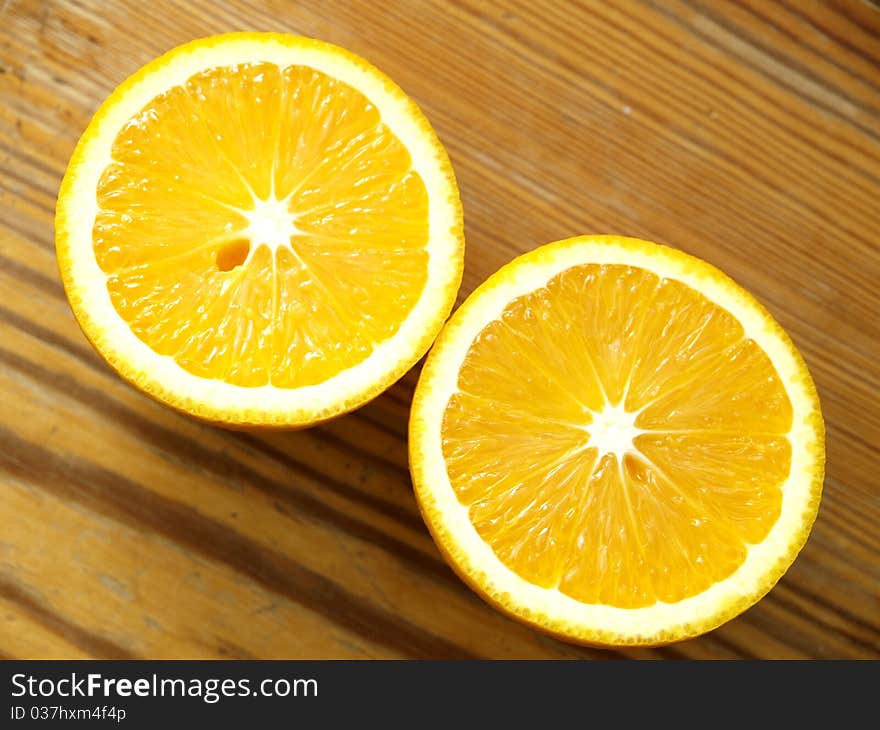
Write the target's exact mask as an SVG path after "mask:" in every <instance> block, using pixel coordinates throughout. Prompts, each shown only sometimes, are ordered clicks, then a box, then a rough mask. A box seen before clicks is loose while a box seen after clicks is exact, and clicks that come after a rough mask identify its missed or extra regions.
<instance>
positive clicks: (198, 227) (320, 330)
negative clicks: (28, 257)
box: [56, 33, 463, 426]
mask: <svg viewBox="0 0 880 730" xmlns="http://www.w3.org/2000/svg"><path fill="white" fill-rule="evenodd" d="M56 244H57V251H58V260H59V264H60V269H61V274H62V278H63V280H64V286H65V288H66V291H67V294H68V298H69V299H70V303H71V305H72V307H73V310H74V313H75V314H76V317H77V319H78V321H79V323H80V325H81V326H82V328H83V330H84V331H85V333H86V335H87V337H88V338H89V339H90V340H91V342H92V343H93V344H94V345H95V347H96V348H97V349H98V351H99V352H100V353H101V354H102V355H103V356H104V358H105V359H106V360H107V361H108V362H109V363H110V364H111V365H112V366H113V367H114V368H115V369H116V370H117V371H118V372H119V373H120V374H121V375H123V376H124V377H125V378H127V379H128V380H130V381H132V382H133V383H135V384H136V385H137V386H139V387H140V388H142V389H143V390H145V391H146V392H147V393H149V394H150V395H152V396H154V397H156V398H158V399H159V400H161V401H163V402H165V403H167V404H169V405H171V406H173V407H175V408H178V409H181V410H184V411H187V412H189V413H192V414H194V415H197V416H199V417H202V418H205V419H209V420H212V421H217V422H221V423H227V424H234V425H279V426H298V425H305V424H309V423H313V422H315V421H318V420H321V419H325V418H329V417H331V416H334V415H336V414H339V413H342V412H344V411H347V410H350V409H352V408H354V407H356V406H358V405H360V404H362V403H364V402H365V401H367V400H368V399H370V398H371V397H373V396H375V395H377V394H378V393H379V392H381V391H382V390H383V389H384V388H386V387H387V386H388V385H390V384H391V383H392V382H394V380H396V379H397V378H398V377H400V375H402V374H403V373H404V372H405V371H406V370H407V369H409V368H410V367H411V366H412V365H413V364H414V363H415V362H416V361H417V360H418V359H419V357H421V356H422V355H423V354H424V352H425V351H426V350H427V349H428V347H429V346H430V344H431V342H432V341H433V339H434V337H435V336H436V334H437V332H438V331H439V329H440V327H441V326H442V324H443V321H444V320H445V318H446V317H447V315H448V314H449V311H450V309H451V307H452V304H453V302H454V301H455V294H456V291H457V289H458V285H459V283H460V280H461V270H462V262H463V235H462V217H461V207H460V202H459V198H458V191H457V188H456V185H455V179H454V177H453V174H452V169H451V167H450V164H449V160H448V158H447V156H446V153H445V151H444V149H443V147H442V145H441V144H440V142H439V140H438V139H437V137H436V135H435V134H434V132H433V130H432V129H431V127H430V125H429V124H428V122H427V120H426V119H425V117H424V116H423V115H422V113H421V112H420V111H419V109H418V108H417V107H416V105H415V104H414V103H413V102H412V101H411V100H410V99H409V98H408V97H407V96H406V95H405V94H404V93H403V92H402V91H401V90H400V89H399V88H398V87H397V86H396V85H394V83H393V82H391V81H390V80H389V79H388V78H387V77H386V76H384V75H383V74H382V73H380V72H379V71H378V70H376V69H375V68H373V67H372V66H370V65H369V64H368V63H367V62H365V61H364V60H362V59H360V58H358V57H357V56H355V55H353V54H351V53H349V52H347V51H345V50H343V49H341V48H337V47H335V46H332V45H329V44H326V43H322V42H319V41H315V40H310V39H306V38H300V37H297V36H289V35H282V34H271V33H236V34H230V35H223V36H217V37H214V38H207V39H203V40H199V41H194V42H192V43H189V44H187V45H185V46H181V47H180V48H177V49H175V50H173V51H171V52H170V53H168V54H166V55H164V56H162V57H161V58H159V59H157V60H155V61H153V62H152V63H150V64H148V65H147V66H145V67H144V68H143V69H141V70H140V71H139V72H137V73H136V74H135V75H134V76H132V77H131V78H130V79H128V80H127V81H126V82H125V83H123V84H122V85H121V86H120V87H119V88H118V89H116V91H115V92H114V93H113V94H112V95H111V96H110V98H109V99H108V100H107V101H106V102H105V103H104V104H103V106H102V107H101V108H100V110H99V111H98V113H97V114H96V115H95V118H94V119H93V120H92V122H91V124H90V125H89V127H88V129H87V130H86V131H85V133H84V134H83V136H82V139H81V140H80V142H79V144H78V146H77V148H76V150H75V152H74V154H73V157H72V159H71V161H70V165H69V167H68V170H67V174H66V176H65V179H64V182H63V184H62V186H61V191H60V194H59V199H58V208H57V214H56Z"/></svg>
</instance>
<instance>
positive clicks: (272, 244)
mask: <svg viewBox="0 0 880 730" xmlns="http://www.w3.org/2000/svg"><path fill="white" fill-rule="evenodd" d="M289 206H290V202H289V201H288V200H286V199H284V198H282V199H278V198H275V197H271V198H268V199H266V200H261V199H260V198H257V197H255V198H254V201H253V203H252V207H251V208H249V209H240V210H239V211H238V212H239V213H241V215H243V216H244V217H245V218H246V219H247V221H248V227H247V228H245V230H244V231H243V232H242V236H243V237H244V238H247V239H249V240H250V242H251V251H252V252H253V250H254V248H256V247H257V246H261V245H265V246H268V247H269V248H270V249H271V250H272V253H275V251H277V250H278V249H279V248H281V247H282V246H286V247H287V248H290V247H291V244H290V239H291V238H292V237H293V236H300V235H303V232H302V231H301V230H299V229H298V228H297V227H296V223H295V220H296V215H295V214H294V213H292V212H291V211H290V207H289Z"/></svg>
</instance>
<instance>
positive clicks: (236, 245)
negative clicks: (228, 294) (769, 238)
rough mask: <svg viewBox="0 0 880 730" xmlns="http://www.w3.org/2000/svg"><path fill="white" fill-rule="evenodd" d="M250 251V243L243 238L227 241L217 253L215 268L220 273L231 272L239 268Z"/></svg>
mask: <svg viewBox="0 0 880 730" xmlns="http://www.w3.org/2000/svg"><path fill="white" fill-rule="evenodd" d="M250 250H251V242H250V241H248V240H247V239H245V238H238V239H236V240H234V241H227V242H226V243H224V244H223V245H222V246H221V247H220V250H219V251H217V268H218V269H220V271H232V270H233V269H234V268H235V267H236V266H241V265H242V264H243V263H244V260H245V259H246V258H247V255H248V253H249V252H250Z"/></svg>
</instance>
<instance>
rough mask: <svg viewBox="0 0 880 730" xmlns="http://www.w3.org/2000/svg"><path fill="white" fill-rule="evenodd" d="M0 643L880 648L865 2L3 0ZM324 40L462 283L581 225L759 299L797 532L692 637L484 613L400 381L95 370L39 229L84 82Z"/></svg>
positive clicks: (208, 647) (47, 225)
mask: <svg viewBox="0 0 880 730" xmlns="http://www.w3.org/2000/svg"><path fill="white" fill-rule="evenodd" d="M0 7H2V10H0V655H2V656H3V657H21V658H25V657H27V658H36V657H71V658H72V657H111V658H117V657H150V658H158V657H179V658H184V657H249V658H253V657H259V658H304V657H308V658H328V657H333V658H351V657H386V658H393V657H419V658H459V657H464V658H468V657H481V658H576V657H583V658H592V657H595V658H605V657H653V658H660V657H664V658H684V657H688V658H735V657H748V658H759V657H760V658H807V657H810V658H878V657H880V451H878V445H880V235H878V234H880V10H878V8H877V7H876V6H872V5H871V4H870V3H866V2H861V1H860V0H846V1H844V0H835V1H834V2H828V3H820V2H808V1H807V0H803V1H801V0H785V2H781V3H779V4H774V3H770V2H764V0H750V1H748V2H742V3H737V4H733V3H728V2H710V1H709V0H691V1H688V2H680V1H679V0H670V1H668V2H667V1H663V2H660V1H659V0H658V2H614V3H607V2H571V3H567V2H549V1H548V2H543V3H538V2H534V1H531V0H523V1H522V2H495V3H485V2H479V1H477V0H461V1H459V2H454V3H431V2H403V1H402V0H401V1H399V2H387V1H382V2H376V1H375V0H370V1H364V2H339V3H335V2H323V1H322V2H268V1H267V2H256V1H255V2H241V3H234V4H233V3H230V4H222V3H215V2H208V1H207V0H204V1H200V2H188V3H180V4H173V3H166V2H159V1H158V0H150V2H97V0H95V1H93V2H88V1H84V0H79V1H76V2H74V1H70V2H40V1H38V0H5V2H4V1H3V0H0ZM241 29H252V30H275V31H289V32H293V33H301V34H305V35H310V36H315V37H318V38H323V39H325V40H328V41H332V42H334V43H337V44H340V45H343V46H346V47H348V48H350V49H352V50H353V51H355V52H356V53H359V54H361V55H363V56H365V57H366V58H367V59H369V60H371V61H372V62H373V63H375V64H376V65H377V66H379V67H380V68H381V69H383V70H384V71H386V72H387V73H388V74H390V75H391V76H392V77H393V78H394V79H396V80H397V82H398V83H400V84H401V86H403V88H404V89H405V90H406V91H407V92H409V93H410V94H411V95H412V96H413V97H414V98H415V99H416V100H417V101H418V103H419V104H420V105H421V107H422V109H423V110H424V111H425V113H426V114H427V115H428V117H429V118H430V119H431V121H432V123H433V124H434V126H435V128H436V130H437V132H438V134H439V135H440V137H441V139H442V140H443V141H444V143H445V144H446V146H447V148H448V149H449V153H450V155H451V158H452V162H453V165H454V167H455V171H456V173H457V175H458V180H459V184H460V186H461V192H462V198H463V202H464V210H465V219H466V233H467V247H468V248H467V259H466V270H465V276H464V284H463V286H462V290H461V296H462V297H463V296H465V295H466V294H467V293H469V292H470V291H472V290H473V289H474V287H475V286H476V285H477V284H478V283H480V282H481V281H482V280H483V279H484V278H485V277H486V276H487V275H488V274H490V273H491V272H493V271H494V270H496V269H497V268H498V267H499V266H501V265H502V264H504V263H505V262H507V261H508V260H510V259H511V258H512V257H513V256H515V255H516V254H517V253H520V252H522V251H525V250H527V249H530V248H532V247H534V246H536V245H539V244H542V243H546V242H548V241H553V240H556V239H560V238H565V237H568V236H571V235H574V234H578V233H584V232H608V233H620V234H629V235H634V236H639V237H642V238H649V239H653V240H656V241H661V242H665V243H670V244H674V245H676V246H678V247H680V248H682V249H684V250H685V251H688V252H691V253H694V254H696V255H698V256H700V257H702V258H705V259H707V260H708V261H710V262H712V263H713V264H716V265H717V266H719V267H721V268H722V269H724V270H725V271H727V272H728V273H729V274H730V275H732V276H733V277H734V278H735V279H736V280H738V281H739V282H740V283H741V284H743V285H745V286H746V287H748V288H749V289H751V290H752V291H753V292H754V293H755V294H756V295H757V296H758V298H759V299H760V300H761V301H762V302H764V304H766V306H767V307H768V308H769V309H770V311H771V312H772V313H773V314H774V315H775V316H776V317H777V318H778V319H779V321H780V322H781V323H782V324H783V326H784V327H785V328H786V329H787V330H788V331H789V332H790V333H791V335H792V337H793V338H794V340H795V342H796V343H797V345H798V346H799V347H800V348H801V350H802V352H803V354H804V356H805V358H806V360H807V363H808V364H809V367H810V369H811V371H812V373H813V376H814V378H815V380H816V382H817V384H818V387H819V392H820V395H821V399H822V405H823V409H824V413H825V417H826V421H827V429H828V474H827V478H826V480H825V494H824V499H823V502H822V508H821V511H820V513H819V518H818V521H817V522H816V525H815V528H814V530H813V534H812V537H811V538H810V541H809V543H808V544H807V546H806V548H805V549H804V551H803V552H802V554H801V556H800V557H799V558H798V560H797V562H796V563H795V565H794V566H793V567H792V569H791V570H790V571H789V572H788V574H787V575H786V576H785V577H784V578H783V580H782V581H781V582H780V583H779V585H778V586H777V587H776V588H775V589H774V590H773V591H772V592H771V593H770V595H769V596H768V597H766V598H765V599H764V600H763V601H761V602H760V603H759V604H758V605H757V606H755V607H754V608H752V609H751V610H749V611H747V612H746V613H745V614H744V615H742V616H741V617H739V618H738V619H736V620H734V621H731V622H730V623H728V624H727V625H725V626H723V627H722V628H720V629H718V630H716V631H714V632H712V633H710V634H708V635H707V636H704V637H701V638H699V639H695V640H692V641H688V642H684V643H680V644H676V645H672V646H668V647H664V648H659V649H624V650H620V651H602V650H596V649H585V648H579V647H575V646H569V645H567V644H564V643H561V642H558V641H555V640H552V639H549V638H546V637H543V636H541V635H539V634H537V633H535V632H534V631H532V630H530V629H528V628H525V627H523V626H521V625H519V624H516V623H514V622H512V621H510V620H508V619H506V618H504V617H503V616H501V615H500V614H498V613H496V612H495V611H494V610H492V609H491V608H489V607H488V606H486V605H484V604H483V603H482V601H480V600H479V599H478V598H476V597H475V596H474V595H473V594H472V593H471V592H470V591H469V590H468V589H467V588H466V587H465V586H464V585H463V584H462V583H461V582H460V581H459V580H458V579H457V578H456V577H455V576H454V575H453V574H452V572H451V571H450V570H449V569H448V568H447V567H446V565H445V564H444V563H443V561H442V560H441V558H440V556H439V554H438V552H437V550H436V549H435V547H434V545H433V543H432V542H431V539H430V537H429V536H428V533H427V530H426V529H425V527H424V525H423V524H422V521H421V519H420V518H419V515H418V511H417V509H416V505H415V502H414V500H413V494H412V487H411V483H410V478H409V474H408V471H407V456H406V437H405V434H406V425H407V414H408V406H409V402H410V397H411V395H412V392H413V387H414V384H415V382H416V379H417V376H418V370H417V369H416V370H414V371H413V372H411V373H409V374H408V375H406V376H405V377H404V378H403V380H402V381H401V382H400V383H398V384H397V385H395V386H394V387H393V388H391V389H390V390H389V391H388V392H387V393H385V394H384V395H382V396H381V397H379V398H378V399H377V400H376V401H374V402H373V403H371V404H369V405H367V406H365V407H364V408H361V409H360V410H359V411H357V412H355V413H352V414H350V415H348V416H345V417H342V418H339V419H337V420H335V421H333V422H331V423H328V424H326V425H323V426H320V427H318V428H312V429H309V430H305V431H299V432H285V433H274V434H265V435H252V434H248V433H233V432H227V431H223V430H220V429H217V428H213V427H210V426H206V425H203V424H200V423H197V422H195V421H193V420H190V419H188V418H186V417H183V416H180V415H178V414H176V413H173V412H171V411H170V410H167V409H165V408H163V407H162V406H160V405H157V404H156V403H154V402H152V401H151V400H149V399H147V398H146V397H144V396H142V395H140V394H139V393H138V392H136V391H135V390H133V389H132V388H130V387H129V386H127V385H126V384H124V383H123V382H122V381H121V380H120V379H119V378H117V377H116V376H115V375H114V374H113V373H111V372H110V370H109V369H108V368H107V367H106V366H105V365H104V364H103V362H102V361H101V360H100V359H99V358H98V356H97V355H96V354H95V353H94V352H93V351H92V350H91V348H90V347H89V345H88V344H87V342H86V340H85V338H84V337H83V335H82V334H81V333H80V331H79V329H78V328H77V326H76V324H75V322H74V319H73V317H72V315H71V313H70V310H69V309H68V306H67V303H66V301H65V297H64V293H63V291H62V288H61V285H60V282H59V277H58V273H57V270H56V264H55V256H54V243H53V210H54V205H55V197H56V193H57V191H58V185H59V182H60V180H61V177H62V174H63V173H64V169H65V165H66V164H67V160H68V157H69V155H70V153H71V151H72V149H73V146H74V143H75V142H76V139H77V137H78V135H79V134H80V133H81V132H82V130H83V129H84V128H85V126H86V124H87V123H88V120H89V118H90V115H91V114H92V113H93V112H94V111H95V109H96V108H97V107H98V105H99V103H100V102H101V101H102V100H103V99H104V98H105V97H106V96H107V94H109V92H110V91H111V90H112V89H113V88H114V86H116V85H117V84H118V83H119V82H121V81H122V80H123V79H124V78H126V77H127V76H128V75H129V74H131V73H132V72H134V71H135V70H136V69H137V68H138V67H140V66H141V65H142V64H144V63H145V62H147V61H148V60H150V59H151V58H153V57H155V56H156V55H158V54H160V53H162V52H164V51H166V50H168V49H169V48H171V47H173V46H176V45H178V44H180V43H183V42H185V41H188V40H190V39H192V38H195V37H199V36H204V35H210V34H213V33H218V32H223V31H229V30H241Z"/></svg>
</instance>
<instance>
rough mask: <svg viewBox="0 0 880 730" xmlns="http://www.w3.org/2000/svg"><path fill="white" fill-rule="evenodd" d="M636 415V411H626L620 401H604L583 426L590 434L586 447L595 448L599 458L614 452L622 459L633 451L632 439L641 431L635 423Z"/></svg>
mask: <svg viewBox="0 0 880 730" xmlns="http://www.w3.org/2000/svg"><path fill="white" fill-rule="evenodd" d="M638 415H639V412H638V411H628V410H626V408H624V407H623V404H621V403H618V404H616V405H611V404H610V403H606V404H605V407H604V408H603V409H602V410H600V411H594V412H593V420H592V421H591V422H590V423H589V424H587V425H586V426H584V427H583V428H584V430H585V431H586V432H587V433H588V434H590V440H589V441H588V442H587V448H594V449H597V450H598V454H599V458H600V459H601V458H602V457H603V456H604V455H605V454H614V456H616V457H617V460H618V461H622V460H623V455H624V454H626V453H627V452H631V451H635V445H634V443H633V441H634V440H635V437H636V436H638V435H639V434H640V433H643V431H642V429H640V428H638V427H637V426H636V424H635V420H636V417H637V416H638Z"/></svg>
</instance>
